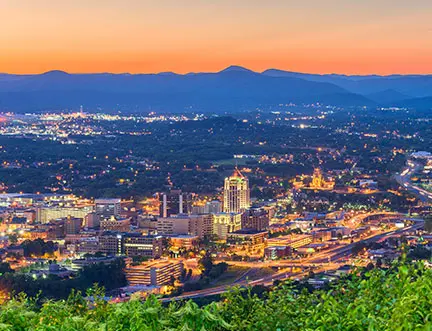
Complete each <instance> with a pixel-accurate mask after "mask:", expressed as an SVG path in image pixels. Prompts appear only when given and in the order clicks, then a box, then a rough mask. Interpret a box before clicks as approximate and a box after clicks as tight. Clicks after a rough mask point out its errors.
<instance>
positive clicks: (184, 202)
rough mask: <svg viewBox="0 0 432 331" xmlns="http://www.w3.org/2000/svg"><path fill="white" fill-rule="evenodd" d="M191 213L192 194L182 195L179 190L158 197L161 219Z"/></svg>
mask: <svg viewBox="0 0 432 331" xmlns="http://www.w3.org/2000/svg"><path fill="white" fill-rule="evenodd" d="M191 212H192V194H190V193H182V191H181V190H172V191H170V192H168V193H162V194H161V195H160V212H159V215H160V216H161V217H169V216H171V215H177V214H189V213H191Z"/></svg>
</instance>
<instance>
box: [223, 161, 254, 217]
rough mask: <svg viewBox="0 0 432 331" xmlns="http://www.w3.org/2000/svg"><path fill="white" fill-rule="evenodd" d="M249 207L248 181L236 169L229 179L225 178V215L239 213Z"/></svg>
mask: <svg viewBox="0 0 432 331" xmlns="http://www.w3.org/2000/svg"><path fill="white" fill-rule="evenodd" d="M249 207H250V191H249V180H248V179H247V178H246V177H245V176H243V174H242V173H241V172H240V171H239V170H238V168H237V167H236V168H235V169H234V172H233V174H232V175H231V176H230V177H227V178H225V184H224V205H223V211H224V212H225V213H239V212H243V211H245V210H246V209H248V208H249Z"/></svg>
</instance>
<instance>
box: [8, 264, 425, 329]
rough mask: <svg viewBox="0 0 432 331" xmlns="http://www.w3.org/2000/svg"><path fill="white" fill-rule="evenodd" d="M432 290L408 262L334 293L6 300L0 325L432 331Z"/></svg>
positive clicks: (284, 290)
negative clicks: (214, 299) (212, 299)
mask: <svg viewBox="0 0 432 331" xmlns="http://www.w3.org/2000/svg"><path fill="white" fill-rule="evenodd" d="M96 294H98V293H96ZM99 294H100V293H99ZM431 296H432V270H429V269H426V268H425V267H424V265H423V264H413V265H406V264H405V265H397V266H396V265H395V266H393V267H392V268H391V269H389V270H379V269H374V270H372V271H368V272H366V273H365V274H362V275H360V273H359V274H358V275H353V276H351V277H350V279H345V280H343V281H341V282H339V283H338V284H337V285H335V286H334V287H333V288H332V289H331V290H329V291H315V292H313V293H308V292H306V291H302V292H300V293H298V292H297V290H295V289H294V288H293V287H292V286H291V285H289V284H285V285H282V286H279V287H278V288H276V289H275V290H273V291H271V292H270V293H269V295H268V297H266V298H265V299H259V298H258V297H256V296H253V295H251V293H250V291H241V290H240V289H235V290H233V291H232V292H231V293H229V294H228V295H227V296H226V297H225V298H224V300H223V301H221V302H218V303H212V304H209V305H206V306H204V307H202V308H199V307H198V306H197V305H196V304H195V303H193V302H191V301H189V302H187V303H185V304H178V303H172V304H170V305H169V306H168V307H164V306H162V305H161V303H160V302H159V301H158V300H157V299H156V298H155V297H150V298H148V299H147V300H146V301H145V302H140V301H138V300H131V301H129V302H127V303H121V304H107V303H105V302H104V301H97V302H95V304H89V303H87V302H86V301H85V300H84V299H83V298H82V296H81V295H79V294H73V295H71V296H70V297H69V298H68V299H67V300H63V301H55V302H54V301H47V302H45V303H43V304H42V306H40V305H38V304H37V302H36V301H35V300H30V299H27V298H25V297H23V296H21V297H20V296H18V298H16V299H14V300H11V301H9V302H8V303H6V304H4V305H3V306H1V308H0V330H92V331H93V330H194V331H195V330H197V331H199V330H201V331H204V330H281V331H282V330H431V329H432V322H431V321H432V300H431ZM96 297H97V296H96Z"/></svg>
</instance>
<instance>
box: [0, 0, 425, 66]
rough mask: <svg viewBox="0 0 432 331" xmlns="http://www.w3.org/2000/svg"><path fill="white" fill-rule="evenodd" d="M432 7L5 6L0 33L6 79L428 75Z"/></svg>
mask: <svg viewBox="0 0 432 331" xmlns="http://www.w3.org/2000/svg"><path fill="white" fill-rule="evenodd" d="M431 7H432V5H431V3H430V2H428V1H424V0H420V1H416V3H415V4H407V3H406V2H404V1H391V2H390V1H387V0H384V1H380V2H379V3H378V4H377V3H376V2H372V1H363V2H362V3H347V2H344V1H340V0H332V1H329V2H326V3H325V4H324V3H320V2H319V1H317V0H309V1H306V2H304V3H301V4H300V3H297V2H294V1H279V0H273V1H271V2H266V3H264V2H261V1H248V2H247V3H246V2H245V1H238V2H236V3H235V4H232V3H230V2H228V1H225V0H224V1H218V2H217V3H209V2H204V1H198V0H191V1H188V3H187V4H182V5H180V4H178V3H176V2H174V1H164V2H162V3H153V2H151V1H135V0H130V1H126V2H123V3H122V2H120V1H104V2H103V3H102V2H100V1H93V2H92V3H90V4H89V3H87V2H84V1H68V0H65V1H60V2H56V3H55V4H53V3H52V2H50V1H46V0H44V1H38V2H37V3H35V2H31V1H27V0H20V1H13V2H12V1H5V2H2V4H0V18H1V19H0V28H1V29H2V30H3V31H10V33H6V34H3V35H2V36H0V72H8V73H21V74H22V73H28V74H32V73H41V72H46V71H49V70H53V69H58V70H64V71H67V72H71V73H77V72H85V73H87V72H114V73H121V72H130V73H150V72H164V71H174V72H178V73H187V72H206V71H211V72H214V71H219V70H221V69H222V68H224V67H227V66H229V65H231V64H238V65H242V66H245V67H248V68H250V69H252V70H255V71H262V70H265V69H268V68H280V69H284V70H290V71H300V72H311V73H344V74H371V73H376V74H396V73H400V74H407V73H412V74H416V73H417V74H427V73H431V72H432V64H431V61H430V58H431V56H432V45H431V43H430V34H431V33H432V30H431V28H430V24H429V21H430V20H429V15H430V14H429V13H430V9H431ZM198 26H199V29H198V28H197V27H198Z"/></svg>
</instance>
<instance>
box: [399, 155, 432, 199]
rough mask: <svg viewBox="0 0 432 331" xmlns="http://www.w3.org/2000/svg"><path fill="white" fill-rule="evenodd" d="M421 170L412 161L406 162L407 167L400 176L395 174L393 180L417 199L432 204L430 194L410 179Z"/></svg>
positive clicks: (420, 166) (431, 195) (417, 164)
mask: <svg viewBox="0 0 432 331" xmlns="http://www.w3.org/2000/svg"><path fill="white" fill-rule="evenodd" d="M421 168H422V165H421V164H419V163H417V162H414V161H408V163H407V167H406V168H405V169H403V171H402V172H401V173H400V174H397V175H396V176H395V179H396V181H397V182H398V183H399V184H400V185H401V186H403V187H405V188H406V189H407V190H408V191H410V192H412V193H414V194H415V195H417V196H418V198H419V199H420V200H422V201H423V202H432V193H431V192H429V191H426V190H425V189H422V188H421V187H419V186H416V185H414V184H413V183H412V182H411V177H412V176H413V175H414V174H415V173H416V172H417V171H419V170H420V169H421Z"/></svg>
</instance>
